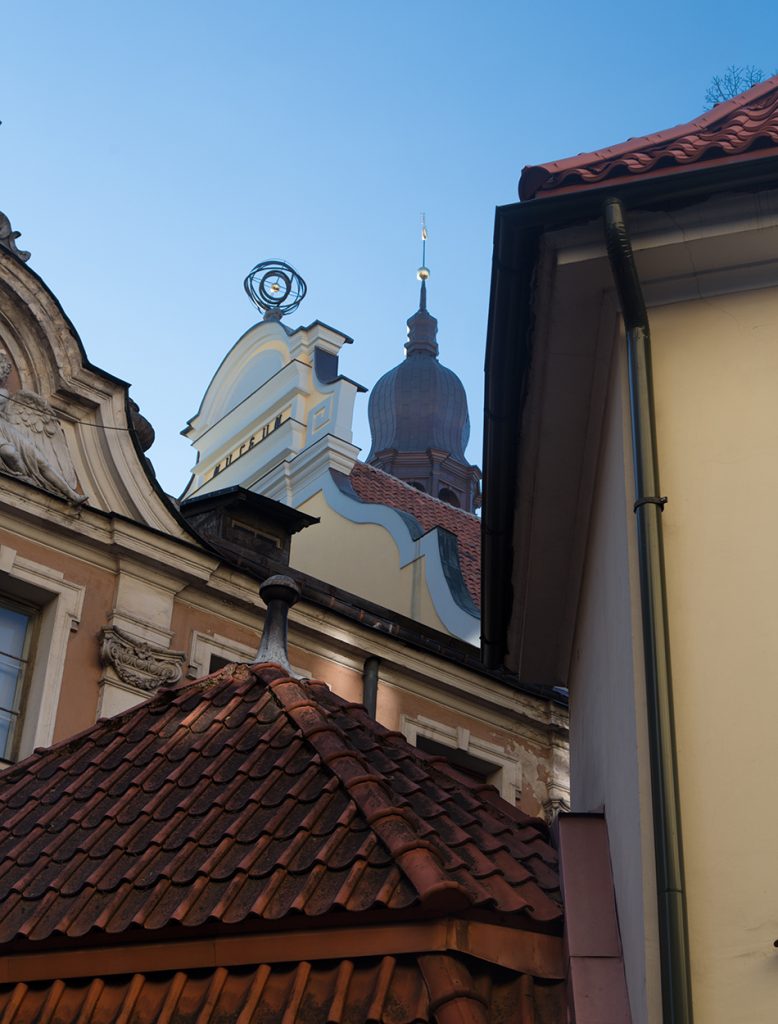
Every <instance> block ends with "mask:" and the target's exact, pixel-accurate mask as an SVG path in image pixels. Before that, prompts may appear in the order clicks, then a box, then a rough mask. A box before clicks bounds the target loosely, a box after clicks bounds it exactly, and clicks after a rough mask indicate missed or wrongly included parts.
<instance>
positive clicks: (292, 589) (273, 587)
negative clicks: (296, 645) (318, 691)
mask: <svg viewBox="0 0 778 1024" xmlns="http://www.w3.org/2000/svg"><path fill="white" fill-rule="evenodd" d="M259 596H260V597H261V598H262V600H263V601H264V602H265V604H266V605H267V613H266V614H265V629H264V632H263V633H262V642H261V643H260V645H259V650H258V651H257V658H256V660H257V661H258V662H265V661H272V662H275V663H276V664H277V665H280V666H281V668H284V669H286V671H287V672H288V673H289V674H290V675H291V674H292V666H291V665H290V664H289V651H288V646H287V643H288V641H287V636H288V631H287V621H288V618H289V609H290V608H291V607H292V605H293V604H296V603H297V602H298V601H299V600H300V587H299V585H298V584H297V583H295V581H294V580H293V579H292V578H291V577H289V576H270V577H269V578H268V579H266V580H265V582H264V583H262V584H261V585H260V588H259Z"/></svg>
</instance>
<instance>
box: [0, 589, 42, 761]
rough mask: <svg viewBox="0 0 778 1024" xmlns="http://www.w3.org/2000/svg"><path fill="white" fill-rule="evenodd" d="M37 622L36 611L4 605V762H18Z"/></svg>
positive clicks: (0, 668)
mask: <svg viewBox="0 0 778 1024" xmlns="http://www.w3.org/2000/svg"><path fill="white" fill-rule="evenodd" d="M35 621H36V613H35V610H34V609H32V608H28V607H26V606H24V605H20V604H11V603H9V602H7V601H4V602H3V604H1V605H0V760H3V761H13V760H15V759H16V756H17V754H18V749H19V740H20V738H21V725H22V721H23V719H24V705H25V702H26V699H27V687H28V682H29V674H30V673H29V669H30V650H31V647H32V636H33V632H34V627H35Z"/></svg>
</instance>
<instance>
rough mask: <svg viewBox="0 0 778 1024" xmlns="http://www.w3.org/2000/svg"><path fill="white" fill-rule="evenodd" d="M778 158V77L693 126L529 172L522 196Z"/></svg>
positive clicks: (521, 186)
mask: <svg viewBox="0 0 778 1024" xmlns="http://www.w3.org/2000/svg"><path fill="white" fill-rule="evenodd" d="M776 152H778V76H776V77H773V78H769V79H767V81H765V82H761V83H760V84H759V85H755V86H754V88H753V89H749V90H748V91H747V92H744V93H742V94H741V95H740V96H736V97H735V98H734V99H732V100H729V101H728V102H726V103H719V104H717V105H716V106H715V107H714V108H713V109H712V110H709V111H707V112H706V113H704V114H702V115H701V116H700V117H697V118H695V120H693V121H689V122H688V123H687V124H682V125H678V126H677V127H675V128H668V129H667V130H666V131H662V132H656V133H654V134H652V135H645V136H643V137H642V138H638V139H629V140H628V141H627V142H622V143H621V144H620V145H618V146H609V147H607V148H606V149H600V150H596V151H594V152H592V153H582V154H580V155H579V156H574V157H570V158H569V159H567V160H556V161H552V162H551V163H547V164H538V165H537V166H534V167H525V168H524V170H523V172H522V175H521V180H520V182H519V196H520V198H521V199H535V198H538V199H540V198H542V197H543V196H545V195H549V194H552V193H553V194H557V193H559V192H567V191H573V190H576V191H577V190H579V189H581V188H585V187H587V186H597V185H602V184H603V183H604V182H605V181H614V180H618V181H623V180H625V179H630V178H634V177H640V178H646V177H649V176H657V175H659V174H666V173H672V172H677V171H679V170H683V169H685V168H688V169H692V168H694V167H696V166H698V165H700V164H706V165H711V164H716V163H728V162H734V161H735V160H742V159H745V158H749V159H753V158H757V157H762V156H774V155H775V154H776Z"/></svg>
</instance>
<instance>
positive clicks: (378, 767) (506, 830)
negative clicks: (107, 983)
mask: <svg viewBox="0 0 778 1024" xmlns="http://www.w3.org/2000/svg"><path fill="white" fill-rule="evenodd" d="M0 903H1V904H2V906H3V914H2V916H0V943H7V942H10V941H12V940H14V939H16V938H18V937H22V936H26V937H27V938H28V939H30V940H33V941H37V940H42V939H46V938H48V937H50V936H53V935H58V934H59V935H66V936H71V937H75V936H83V935H85V934H87V933H89V932H100V931H103V932H108V933H114V934H116V933H119V932H122V931H124V930H125V929H127V928H130V927H141V928H143V929H147V930H153V929H158V928H162V927H165V926H168V925H173V924H180V925H183V926H186V927H192V926H199V925H202V924H206V923H209V922H222V923H225V924H235V923H238V922H243V921H248V920H251V919H252V918H253V919H258V918H259V919H265V920H278V919H281V918H285V917H287V916H288V915H290V914H295V913H297V914H302V915H305V916H309V917H312V916H320V915H322V914H327V913H331V912H336V911H342V912H349V913H359V912H363V911H367V910H376V909H380V908H387V909H389V910H404V909H406V908H410V907H414V906H423V907H427V908H428V909H430V910H432V909H445V910H454V909H456V908H470V907H474V908H475V907H477V908H481V909H484V910H487V909H493V910H495V911H498V912H510V913H519V914H520V915H521V917H522V918H523V919H524V921H525V922H526V923H527V924H528V925H529V926H530V927H532V926H533V924H534V926H538V925H540V926H543V925H546V924H550V925H552V926H554V927H556V926H557V925H558V922H559V921H560V919H561V906H560V899H559V893H558V880H557V874H556V855H555V853H554V851H553V850H552V849H551V847H550V846H549V845H548V843H547V842H546V834H545V826H544V825H543V824H542V823H540V822H538V821H535V820H534V819H531V818H528V817H526V816H525V815H523V814H522V813H521V812H520V811H519V810H517V809H516V808H513V807H511V806H510V805H508V804H507V803H504V802H503V801H501V800H500V799H499V797H498V796H497V794H496V791H494V790H491V789H490V788H489V787H484V786H480V785H477V784H476V783H473V782H471V781H469V780H468V779H467V778H466V777H464V776H462V775H460V774H459V773H458V772H457V771H456V770H455V769H452V768H450V767H449V766H448V765H447V764H446V763H445V762H444V761H442V760H441V759H439V758H430V757H428V756H426V755H424V754H422V753H421V752H419V751H417V750H416V749H415V748H413V747H411V746H410V745H409V744H408V743H407V742H406V741H405V740H404V739H403V737H402V736H400V735H399V734H397V733H391V732H388V731H387V730H386V729H384V728H382V727H381V726H380V725H378V724H377V723H376V722H374V721H372V720H371V719H370V718H369V717H368V716H367V714H366V712H365V711H364V709H363V708H362V707H361V706H360V705H354V704H349V703H347V702H346V701H344V700H342V699H341V698H340V697H338V696H336V695H335V694H333V693H331V692H330V691H329V689H328V688H327V687H326V686H324V685H322V684H316V683H308V682H305V681H300V680H293V679H290V678H288V677H287V676H286V675H284V673H283V672H282V671H281V670H280V669H278V667H277V666H269V665H258V666H245V665H244V666H228V667H227V668H225V669H223V670H222V671H221V672H219V673H217V674H215V675H214V676H212V677H209V678H207V679H205V680H200V681H198V682H195V683H189V684H187V685H181V686H179V687H177V688H175V689H171V690H168V691H163V692H161V693H159V694H158V695H157V696H156V697H154V698H153V699H151V700H150V701H148V702H146V703H145V704H142V705H140V706H139V707H137V708H134V709H132V710H130V711H128V712H126V713H124V714H122V715H120V716H118V717H116V718H114V719H108V720H101V721H99V722H98V723H97V724H96V725H95V726H93V727H92V729H90V730H88V731H87V732H85V733H82V734H81V735H80V736H78V737H76V738H75V739H73V740H70V741H67V742H65V743H61V744H59V745H57V746H56V747H53V748H51V749H50V750H44V751H39V752H37V753H36V754H34V755H33V756H32V757H31V758H28V759H27V760H26V761H24V762H22V763H21V764H20V765H18V766H16V767H15V768H13V769H10V770H9V771H8V772H6V773H4V774H3V775H2V776H1V777H0Z"/></svg>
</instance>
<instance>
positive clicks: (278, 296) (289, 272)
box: [243, 260, 308, 320]
mask: <svg viewBox="0 0 778 1024" xmlns="http://www.w3.org/2000/svg"><path fill="white" fill-rule="evenodd" d="M243 287H244V288H245V289H246V294H247V295H248V297H249V298H250V299H251V301H252V302H253V303H254V305H255V306H256V307H257V309H258V310H260V311H261V312H262V313H263V315H264V319H265V320H280V319H281V317H282V316H286V314H287V313H293V312H294V311H295V310H296V309H297V307H298V306H299V305H300V303H301V302H302V301H303V299H304V298H305V293H306V292H307V291H308V286H307V285H306V283H305V281H303V279H302V278H301V277H300V275H299V274H298V273H297V271H296V270H295V269H294V267H291V266H290V265H289V264H288V263H284V262H283V261H282V260H265V261H264V262H263V263H258V264H257V265H256V267H254V269H253V270H252V271H251V273H250V274H249V275H248V277H247V278H246V280H245V281H244V282H243Z"/></svg>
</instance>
